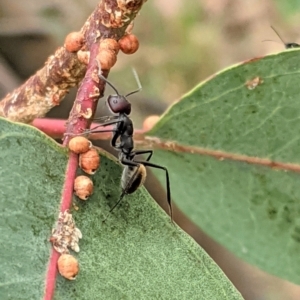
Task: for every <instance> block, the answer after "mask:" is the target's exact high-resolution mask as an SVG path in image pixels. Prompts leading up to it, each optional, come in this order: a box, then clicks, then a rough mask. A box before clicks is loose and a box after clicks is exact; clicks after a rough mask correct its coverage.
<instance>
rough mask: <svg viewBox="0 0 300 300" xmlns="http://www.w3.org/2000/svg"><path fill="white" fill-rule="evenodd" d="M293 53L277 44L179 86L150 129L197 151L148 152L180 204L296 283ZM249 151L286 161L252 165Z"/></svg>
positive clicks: (298, 204)
mask: <svg viewBox="0 0 300 300" xmlns="http://www.w3.org/2000/svg"><path fill="white" fill-rule="evenodd" d="M299 54H300V52H299V51H298V50H296V51H294V50H292V51H285V52H282V53H279V54H274V55H270V56H266V57H264V58H261V59H258V60H252V61H248V62H245V63H242V64H240V65H236V66H233V67H230V68H228V69H226V70H225V71H223V72H221V73H219V74H217V75H216V76H215V77H213V78H211V79H210V80H208V81H206V82H204V83H202V84H200V85H199V86H197V87H196V88H195V89H193V90H192V91H191V92H190V93H188V94H186V95H185V96H184V97H183V98H182V100H180V101H179V102H178V103H176V104H175V105H174V106H172V107H171V108H170V109H169V111H168V112H167V113H166V114H165V115H164V116H163V117H162V119H161V120H160V121H159V122H158V124H157V125H156V126H155V128H153V130H152V131H151V132H150V135H152V136H155V137H158V138H161V139H165V140H169V141H170V140H171V141H175V142H176V143H178V144H179V145H181V146H194V148H193V149H192V150H193V151H194V152H195V151H198V150H199V151H200V152H201V153H202V154H203V155H199V154H189V153H184V152H183V153H172V152H167V151H156V152H155V155H154V156H153V160H154V161H156V162H157V163H160V164H163V165H165V166H166V167H167V168H168V169H169V171H170V173H171V184H172V186H171V189H172V194H173V198H174V199H175V201H176V203H177V204H178V205H179V207H180V208H181V209H182V210H183V211H184V212H185V213H186V214H187V215H188V216H189V217H190V218H191V219H192V220H193V221H195V222H196V223H197V224H198V225H199V226H200V227H201V228H202V229H204V230H205V231H206V232H207V233H208V234H209V235H211V236H212V237H213V238H214V239H216V240H217V241H218V242H220V243H222V244H223V245H225V246H226V247H227V248H228V249H230V250H231V251H232V252H234V253H235V254H237V255H238V256H239V257H241V258H243V259H245V260H246V261H248V262H250V263H252V264H254V265H256V266H258V267H260V268H261V269H263V270H265V271H267V272H270V273H272V274H274V275H277V276H279V277H281V278H285V279H288V280H290V281H293V282H295V283H298V284H299V283H300V272H299V265H300V255H299V253H300V189H299V182H300V176H299V173H297V172H299V170H300V165H299V161H300V141H299V132H300V117H299V116H300V96H299V95H300V86H299V82H300V55H299ZM257 77H259V79H260V82H258V81H257V83H259V84H258V85H257V86H256V87H255V88H254V89H249V82H250V81H251V80H253V79H255V78H257ZM182 149H187V147H183V148H182ZM190 150H191V149H190ZM215 151H220V153H221V154H222V153H223V155H221V154H220V153H216V152H215ZM190 152H192V151H190ZM205 152H206V153H207V154H208V155H204V154H205ZM217 154H218V155H217ZM239 155H244V156H245V157H242V156H239ZM218 158H219V159H218ZM223 158H225V159H223ZM256 158H258V160H259V161H260V162H261V159H265V158H268V159H271V160H272V161H276V162H279V163H291V165H288V166H285V165H282V169H276V168H272V166H275V165H276V164H272V163H270V164H269V165H268V164H266V165H262V164H255V160H256ZM293 168H296V169H297V170H298V171H297V172H294V171H292V170H291V169H293ZM157 175H158V176H159V177H160V179H161V181H162V182H164V178H162V177H161V174H159V173H158V172H157Z"/></svg>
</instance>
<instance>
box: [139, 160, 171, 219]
mask: <svg viewBox="0 0 300 300" xmlns="http://www.w3.org/2000/svg"><path fill="white" fill-rule="evenodd" d="M134 162H135V163H137V164H142V165H144V166H145V167H150V168H155V169H161V170H164V171H165V172H166V186H167V200H168V205H169V211H170V216H171V220H172V222H173V209H172V203H171V201H172V200H171V189H170V179H169V172H168V170H167V168H165V167H163V166H160V165H156V164H153V163H150V162H149V161H137V160H135V161H134Z"/></svg>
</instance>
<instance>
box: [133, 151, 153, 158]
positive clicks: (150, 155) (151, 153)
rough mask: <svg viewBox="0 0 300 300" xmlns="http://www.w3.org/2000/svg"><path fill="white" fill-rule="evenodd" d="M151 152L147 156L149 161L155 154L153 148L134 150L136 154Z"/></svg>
mask: <svg viewBox="0 0 300 300" xmlns="http://www.w3.org/2000/svg"><path fill="white" fill-rule="evenodd" d="M147 153H148V154H149V156H148V157H147V158H146V161H149V160H150V159H151V157H152V155H153V150H137V151H134V154H135V155H141V154H147Z"/></svg>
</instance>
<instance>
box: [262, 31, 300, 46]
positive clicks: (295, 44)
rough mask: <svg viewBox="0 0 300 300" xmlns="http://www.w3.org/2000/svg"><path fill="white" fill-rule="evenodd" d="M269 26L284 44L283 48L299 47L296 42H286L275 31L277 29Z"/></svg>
mask: <svg viewBox="0 0 300 300" xmlns="http://www.w3.org/2000/svg"><path fill="white" fill-rule="evenodd" d="M271 28H272V29H273V30H274V32H275V33H276V35H277V36H278V37H279V38H280V40H281V41H282V43H283V44H284V47H285V49H292V48H299V47H300V45H299V44H297V43H286V42H285V41H284V40H283V39H282V37H281V36H280V34H279V33H278V32H277V30H276V29H275V28H274V27H273V26H271ZM263 42H274V41H272V40H264V41H263Z"/></svg>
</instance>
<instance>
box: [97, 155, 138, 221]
mask: <svg viewBox="0 0 300 300" xmlns="http://www.w3.org/2000/svg"><path fill="white" fill-rule="evenodd" d="M120 162H121V163H122V164H123V165H127V166H132V167H138V165H139V164H138V163H136V162H133V161H132V160H129V159H126V158H124V159H122V160H121V161H120ZM137 172H138V169H136V173H137ZM136 173H135V174H134V175H133V176H132V180H134V178H135V175H136ZM132 180H130V181H129V182H128V184H127V186H130V185H131V184H132ZM126 191H127V187H126V188H125V189H124V190H123V191H122V194H121V196H120V198H119V200H118V201H117V202H116V203H115V204H114V206H113V207H112V208H111V209H110V210H109V212H108V214H107V215H106V217H105V218H104V220H103V221H102V222H103V223H104V222H105V221H106V220H107V218H108V216H109V215H110V214H111V213H112V211H113V210H114V209H115V208H116V207H117V206H118V205H119V204H120V202H121V201H122V200H123V198H124V196H125V195H126Z"/></svg>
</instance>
